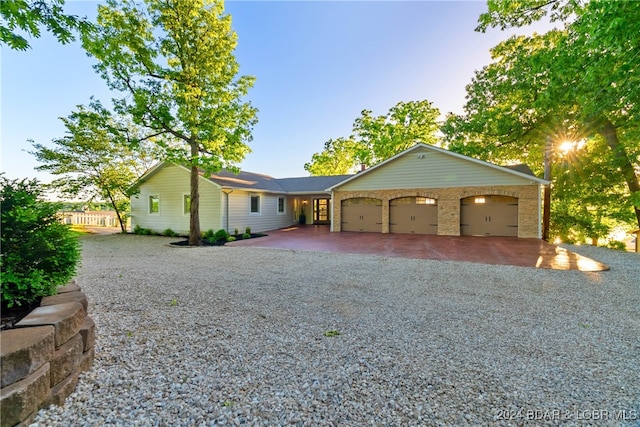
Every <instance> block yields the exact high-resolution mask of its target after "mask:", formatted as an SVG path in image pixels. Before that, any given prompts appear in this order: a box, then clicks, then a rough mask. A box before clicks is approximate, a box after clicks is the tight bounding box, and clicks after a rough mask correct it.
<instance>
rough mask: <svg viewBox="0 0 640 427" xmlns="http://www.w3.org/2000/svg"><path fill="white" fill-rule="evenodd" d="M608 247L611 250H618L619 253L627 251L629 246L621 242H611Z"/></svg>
mask: <svg viewBox="0 0 640 427" xmlns="http://www.w3.org/2000/svg"><path fill="white" fill-rule="evenodd" d="M607 247H608V248H610V249H615V250H618V251H626V250H627V244H626V243H625V242H620V241H618V240H611V241H610V242H608V243H607Z"/></svg>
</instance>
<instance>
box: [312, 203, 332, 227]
mask: <svg viewBox="0 0 640 427" xmlns="http://www.w3.org/2000/svg"><path fill="white" fill-rule="evenodd" d="M330 202H331V199H313V223H314V224H329V203H330Z"/></svg>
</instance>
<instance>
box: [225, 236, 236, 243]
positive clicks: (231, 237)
mask: <svg viewBox="0 0 640 427" xmlns="http://www.w3.org/2000/svg"><path fill="white" fill-rule="evenodd" d="M235 241H236V238H235V237H233V236H227V242H235Z"/></svg>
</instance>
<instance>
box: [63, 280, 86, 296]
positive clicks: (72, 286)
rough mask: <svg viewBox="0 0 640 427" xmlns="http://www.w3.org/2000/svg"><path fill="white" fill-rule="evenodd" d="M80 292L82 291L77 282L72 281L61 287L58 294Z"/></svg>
mask: <svg viewBox="0 0 640 427" xmlns="http://www.w3.org/2000/svg"><path fill="white" fill-rule="evenodd" d="M80 290H81V289H80V286H78V285H77V284H76V281H75V280H72V281H70V282H69V283H67V284H66V285H64V286H60V287H59V288H58V293H59V294H65V293H67V292H79V291H80Z"/></svg>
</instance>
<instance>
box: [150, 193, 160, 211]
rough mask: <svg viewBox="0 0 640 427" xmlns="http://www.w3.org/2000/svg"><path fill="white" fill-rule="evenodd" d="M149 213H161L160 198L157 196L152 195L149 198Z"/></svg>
mask: <svg viewBox="0 0 640 427" xmlns="http://www.w3.org/2000/svg"><path fill="white" fill-rule="evenodd" d="M149 213H150V214H159V213H160V196H158V195H157V194H152V195H150V196H149Z"/></svg>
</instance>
